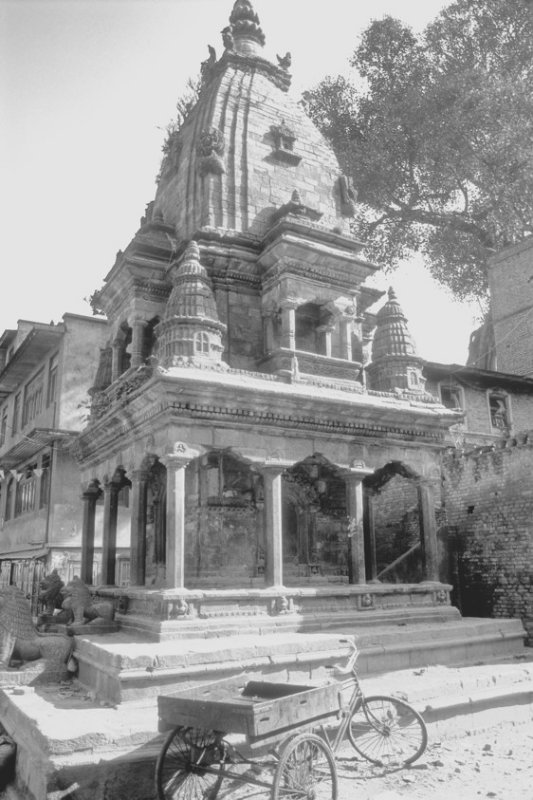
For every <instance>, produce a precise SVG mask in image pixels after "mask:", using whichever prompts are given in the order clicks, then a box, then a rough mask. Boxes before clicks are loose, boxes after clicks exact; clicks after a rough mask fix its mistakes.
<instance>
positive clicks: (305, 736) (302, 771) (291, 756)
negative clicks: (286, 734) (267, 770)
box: [271, 733, 337, 800]
mask: <svg viewBox="0 0 533 800" xmlns="http://www.w3.org/2000/svg"><path fill="white" fill-rule="evenodd" d="M271 800H337V768H336V766H335V759H334V757H333V753H332V752H331V749H330V747H329V746H328V745H327V744H326V742H325V741H324V740H323V739H321V738H320V737H319V736H315V734H313V733H300V734H298V736H295V737H294V738H293V739H291V740H290V741H289V742H288V743H287V744H286V745H285V746H284V747H283V748H282V751H281V755H280V759H279V764H278V767H277V769H276V773H275V775H274V783H273V785H272V794H271Z"/></svg>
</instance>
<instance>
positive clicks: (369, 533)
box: [363, 486, 378, 581]
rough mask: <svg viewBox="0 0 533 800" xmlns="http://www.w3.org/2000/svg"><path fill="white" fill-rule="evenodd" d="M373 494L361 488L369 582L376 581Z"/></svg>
mask: <svg viewBox="0 0 533 800" xmlns="http://www.w3.org/2000/svg"><path fill="white" fill-rule="evenodd" d="M374 517H375V509H374V493H373V492H372V491H371V490H370V489H365V487H364V486H363V527H364V539H365V554H366V561H365V563H366V576H367V579H368V580H369V581H375V580H377V576H378V566H377V560H376V528H375V518H374Z"/></svg>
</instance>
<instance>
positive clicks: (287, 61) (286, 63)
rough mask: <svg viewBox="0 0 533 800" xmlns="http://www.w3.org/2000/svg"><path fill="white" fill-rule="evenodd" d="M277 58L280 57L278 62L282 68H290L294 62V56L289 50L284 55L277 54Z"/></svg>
mask: <svg viewBox="0 0 533 800" xmlns="http://www.w3.org/2000/svg"><path fill="white" fill-rule="evenodd" d="M276 58H277V59H278V64H279V65H280V67H281V69H289V67H290V65H291V63H292V56H291V54H290V53H289V52H287V53H285V55H284V56H278V55H276Z"/></svg>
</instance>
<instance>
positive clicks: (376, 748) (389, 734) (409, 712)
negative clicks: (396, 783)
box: [348, 695, 428, 767]
mask: <svg viewBox="0 0 533 800" xmlns="http://www.w3.org/2000/svg"><path fill="white" fill-rule="evenodd" d="M384 716H385V717H386V721H385V720H384ZM398 720H400V721H401V725H398ZM382 725H383V726H384V727H383V728H382V731H383V732H382V731H380V730H379V727H380V726H382ZM408 729H409V730H408ZM348 737H349V739H350V742H351V744H352V746H353V748H354V749H355V750H356V752H357V753H359V755H361V756H362V757H363V758H365V759H366V760H367V761H370V762H371V763H372V764H378V765H379V766H393V765H394V766H395V767H406V766H407V765H408V764H412V763H413V762H414V761H416V760H417V758H420V756H421V755H422V753H423V752H424V750H425V749H426V747H427V742H428V734H427V728H426V723H425V722H424V720H423V719H422V717H421V716H420V714H419V713H418V711H415V709H414V708H413V707H412V706H410V705H409V703H406V702H405V701H404V700H399V699H398V698H397V697H390V696H388V695H375V696H373V697H365V698H364V699H363V702H362V703H361V705H360V706H359V708H358V709H357V710H356V712H355V713H354V714H353V715H352V718H351V720H350V724H349V725H348ZM393 741H394V742H396V743H397V745H398V746H399V749H398V753H401V757H400V758H398V753H394V754H393V753H392V747H391V743H392V742H393ZM406 748H407V752H405V750H406ZM387 750H388V752H389V754H390V755H391V756H392V755H394V756H395V758H396V760H395V761H392V760H389V761H387V760H384V757H383V756H384V755H386V751H387Z"/></svg>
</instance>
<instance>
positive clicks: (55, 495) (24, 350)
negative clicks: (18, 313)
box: [0, 314, 105, 596]
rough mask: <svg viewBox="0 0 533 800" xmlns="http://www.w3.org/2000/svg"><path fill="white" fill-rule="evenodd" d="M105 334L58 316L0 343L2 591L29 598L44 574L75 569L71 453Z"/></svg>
mask: <svg viewBox="0 0 533 800" xmlns="http://www.w3.org/2000/svg"><path fill="white" fill-rule="evenodd" d="M104 332H105V322H104V321H103V320H102V319H98V318H97V317H85V316H79V315H76V314H64V316H63V318H62V321H61V322H59V323H57V324H54V323H53V322H51V323H50V324H44V323H38V322H30V321H26V320H20V321H19V323H18V327H17V329H16V330H5V331H4V333H3V334H2V335H1V336H0V478H1V481H0V583H1V584H6V583H12V584H16V585H19V586H20V587H22V588H23V589H24V591H27V593H28V594H30V595H32V596H33V595H34V594H35V588H36V585H37V583H38V580H39V578H40V576H41V574H42V572H43V570H44V569H45V568H46V569H48V568H54V567H55V568H57V569H58V571H59V572H60V573H61V574H62V575H63V577H64V578H65V579H68V578H70V577H72V576H73V575H74V573H75V571H76V568H77V566H78V565H79V560H80V555H79V554H80V545H81V514H80V502H79V496H80V478H79V471H78V468H77V465H76V462H75V460H74V459H73V458H72V455H71V452H70V446H71V443H72V441H73V439H74V438H75V436H76V434H77V433H78V431H79V430H81V428H82V427H83V425H84V416H85V415H86V413H87V410H86V407H87V404H88V395H87V390H88V388H89V387H90V386H91V384H92V382H93V380H94V374H95V370H96V364H97V361H98V353H99V348H100V346H101V345H102V344H103V341H102V338H103V336H104ZM95 564H96V566H95V569H97V564H98V561H97V560H96V561H95ZM78 571H79V569H78ZM95 577H96V576H95Z"/></svg>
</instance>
